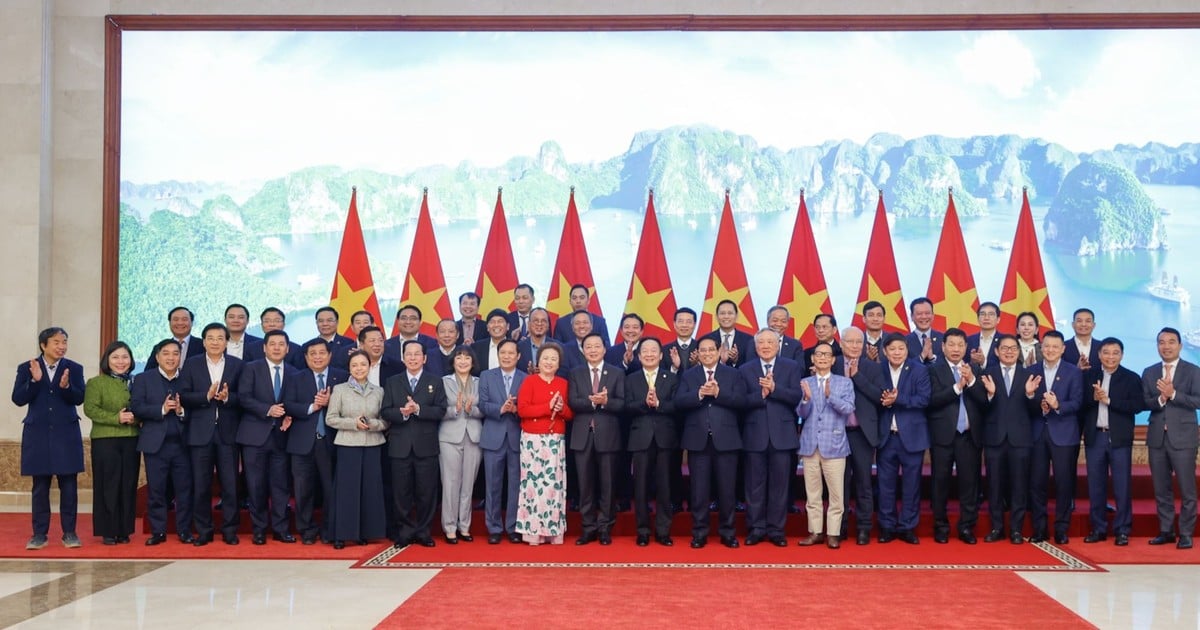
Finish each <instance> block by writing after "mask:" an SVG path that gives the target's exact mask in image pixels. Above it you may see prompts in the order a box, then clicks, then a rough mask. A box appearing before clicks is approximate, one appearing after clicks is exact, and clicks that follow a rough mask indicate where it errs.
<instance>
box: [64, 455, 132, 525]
mask: <svg viewBox="0 0 1200 630" xmlns="http://www.w3.org/2000/svg"><path fill="white" fill-rule="evenodd" d="M141 467H142V458H141V456H140V455H139V454H138V451H137V437H113V438H98V439H93V440H92V534H93V535H95V536H103V537H106V538H120V537H122V536H129V535H130V534H132V533H133V529H134V522H135V521H136V519H137V514H136V511H137V487H138V471H139V470H141ZM60 485H61V484H60Z"/></svg>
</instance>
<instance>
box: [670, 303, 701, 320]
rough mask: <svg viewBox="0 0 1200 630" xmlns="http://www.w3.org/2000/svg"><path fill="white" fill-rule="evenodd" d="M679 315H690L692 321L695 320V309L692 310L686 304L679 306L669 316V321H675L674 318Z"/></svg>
mask: <svg viewBox="0 0 1200 630" xmlns="http://www.w3.org/2000/svg"><path fill="white" fill-rule="evenodd" d="M680 315H691V316H692V321H695V320H696V311H694V310H692V309H690V308H688V307H686V306H681V307H679V308H677V309H675V315H673V316H672V317H671V321H675V320H676V319H678V318H679V316H680Z"/></svg>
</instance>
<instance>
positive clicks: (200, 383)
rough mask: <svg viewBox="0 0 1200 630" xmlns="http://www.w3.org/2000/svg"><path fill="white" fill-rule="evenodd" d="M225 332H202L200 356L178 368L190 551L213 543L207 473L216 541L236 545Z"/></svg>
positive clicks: (233, 368) (233, 417) (237, 363)
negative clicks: (192, 528)
mask: <svg viewBox="0 0 1200 630" xmlns="http://www.w3.org/2000/svg"><path fill="white" fill-rule="evenodd" d="M225 331H226V329H225V327H224V326H222V325H221V324H215V323H214V324H209V325H207V326H205V327H204V332H203V339H204V341H203V343H204V354H202V355H199V356H195V357H192V358H190V359H188V360H186V361H184V362H183V369H182V370H181V371H180V378H179V380H180V383H181V385H180V388H181V399H182V401H183V406H184V409H186V410H187V417H188V422H187V445H188V449H189V451H190V454H191V462H192V463H191V466H192V498H193V500H194V507H193V509H192V515H193V519H194V522H195V525H196V540H195V543H194V544H195V545H196V546H197V547H202V546H204V545H207V544H208V543H210V542H212V541H213V518H212V511H213V504H212V481H213V468H214V467H215V468H216V471H217V478H218V480H219V481H220V483H221V540H223V541H224V542H225V544H227V545H236V544H238V537H237V531H238V525H239V524H240V522H241V518H240V514H239V512H238V505H239V503H238V494H237V489H238V445H237V429H238V418H239V416H240V413H239V412H240V411H241V409H240V407H239V406H238V397H237V388H238V381H239V380H240V379H241V376H242V362H241V360H239V359H237V358H236V357H231V356H229V355H228V354H226V353H225V344H226V341H225Z"/></svg>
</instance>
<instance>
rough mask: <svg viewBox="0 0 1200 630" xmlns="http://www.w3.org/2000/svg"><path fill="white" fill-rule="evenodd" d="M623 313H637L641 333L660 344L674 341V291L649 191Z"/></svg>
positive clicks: (652, 197) (652, 199)
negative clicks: (640, 319)
mask: <svg viewBox="0 0 1200 630" xmlns="http://www.w3.org/2000/svg"><path fill="white" fill-rule="evenodd" d="M625 312H626V313H637V314H638V316H640V317H641V318H642V319H643V320H645V322H646V325H645V327H644V328H643V329H642V334H644V335H648V336H651V337H657V338H658V340H659V341H661V342H663V343H664V344H665V343H669V342H670V341H673V340H674V339H675V329H674V327H673V326H672V322H673V321H674V319H675V292H674V291H673V290H672V289H671V272H670V271H668V270H667V255H666V253H665V252H664V251H663V242H662V233H660V232H659V230H658V217H657V216H655V214H654V189H653V188H651V189H650V200H649V201H647V202H646V218H645V220H643V222H642V237H641V239H640V240H639V241H638V252H637V258H636V259H635V260H634V261H633V276H632V277H631V278H630V279H629V294H628V295H627V296H626V297H625Z"/></svg>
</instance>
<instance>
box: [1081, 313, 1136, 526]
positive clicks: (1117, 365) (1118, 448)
mask: <svg viewBox="0 0 1200 630" xmlns="http://www.w3.org/2000/svg"><path fill="white" fill-rule="evenodd" d="M1095 345H1098V346H1099V347H1100V354H1099V359H1098V362H1097V364H1096V365H1095V366H1094V367H1092V369H1090V370H1088V371H1087V372H1085V373H1084V386H1083V391H1084V395H1083V443H1084V448H1085V450H1086V453H1087V473H1088V503H1089V504H1090V508H1091V509H1090V510H1089V514H1088V516H1089V517H1090V521H1091V531H1090V532H1089V533H1088V535H1087V537H1086V538H1084V539H1083V542H1085V543H1097V542H1100V541H1102V540H1104V539H1105V538H1107V537H1108V515H1107V513H1106V512H1107V510H1106V501H1108V475H1109V473H1110V472H1111V473H1112V487H1113V497H1114V498H1115V499H1116V504H1117V515H1116V519H1115V520H1114V521H1113V533H1114V534H1116V544H1117V546H1119V547H1124V546H1125V545H1128V544H1129V533H1130V530H1131V529H1132V527H1133V496H1132V495H1131V494H1130V491H1131V488H1132V487H1133V425H1134V416H1135V415H1137V414H1138V413H1141V412H1142V411H1146V401H1145V400H1144V399H1143V398H1142V380H1141V378H1140V377H1139V376H1138V375H1137V374H1136V373H1135V372H1134V371H1133V370H1130V369H1129V368H1126V367H1124V366H1122V365H1121V358H1122V357H1123V356H1124V354H1125V344H1123V343H1121V340H1120V339H1117V338H1115V337H1109V338H1107V339H1104V340H1103V341H1100V342H1099V343H1097V344H1095ZM1067 347H1070V344H1067ZM1066 360H1067V359H1066V355H1065V354H1064V355H1063V361H1064V362H1065V361H1066Z"/></svg>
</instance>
